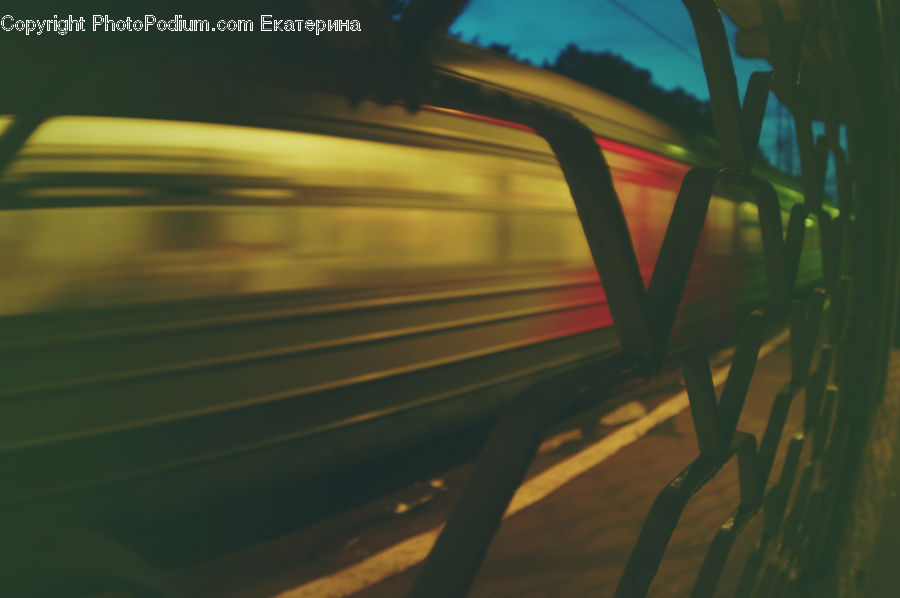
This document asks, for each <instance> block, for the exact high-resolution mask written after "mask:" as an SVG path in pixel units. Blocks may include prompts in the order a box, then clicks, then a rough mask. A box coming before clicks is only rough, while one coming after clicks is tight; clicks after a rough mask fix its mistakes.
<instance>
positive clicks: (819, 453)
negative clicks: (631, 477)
mask: <svg viewBox="0 0 900 598" xmlns="http://www.w3.org/2000/svg"><path fill="white" fill-rule="evenodd" d="M684 3H685V5H686V7H687V9H688V11H689V12H690V16H691V19H692V21H693V23H694V27H695V32H696V35H697V40H698V43H699V46H700V50H701V54H702V58H703V65H704V68H705V71H706V75H707V80H708V83H709V89H710V95H711V101H712V110H713V116H714V120H715V125H716V130H717V133H718V142H719V148H720V152H721V167H719V168H694V169H693V170H691V171H690V172H689V173H688V174H687V175H686V176H685V178H684V180H683V182H682V185H681V189H680V192H679V194H678V198H677V201H676V204H675V208H674V211H673V214H672V217H671V220H670V222H669V225H668V229H667V232H666V236H665V239H664V242H663V245H662V248H661V250H660V253H659V257H658V260H657V263H656V267H655V269H654V272H653V276H652V279H651V281H650V284H649V287H648V288H647V289H646V290H645V289H644V287H643V284H642V282H641V278H640V274H639V272H638V268H637V261H636V259H635V255H634V250H633V247H632V242H631V238H630V236H629V233H628V230H627V228H626V227H625V221H624V218H623V215H622V210H621V208H620V206H619V203H618V200H617V198H616V194H615V191H614V189H613V187H612V182H611V178H610V175H609V169H608V167H607V165H606V162H605V160H604V156H603V153H602V151H601V150H600V149H599V148H597V146H596V145H595V144H594V143H593V140H592V135H591V133H590V131H589V130H588V129H586V128H585V127H584V126H582V125H580V124H579V123H578V122H576V121H574V120H573V119H571V118H570V117H568V116H567V115H564V114H559V113H555V112H553V111H550V110H548V109H546V108H543V107H541V106H534V105H528V104H525V103H522V102H518V101H516V100H514V99H512V98H505V97H498V96H497V95H496V94H492V95H491V96H490V97H487V96H485V94H483V93H482V92H480V90H478V89H477V88H467V87H466V86H465V85H463V84H460V83H459V82H456V81H451V80H447V81H442V80H441V79H440V78H438V79H437V83H438V87H437V89H438V90H439V91H438V92H437V94H436V96H435V97H433V98H430V99H429V102H431V103H437V104H438V105H444V106H448V107H454V108H461V109H466V110H475V111H479V112H481V113H483V114H488V115H492V116H497V117H502V118H505V119H508V120H513V121H516V122H520V123H522V124H526V125H528V126H531V127H532V128H534V129H535V131H537V132H538V134H540V135H541V136H542V137H544V138H545V139H546V140H547V141H548V143H549V144H550V146H551V147H552V148H553V150H554V152H555V153H556V155H557V157H558V159H559V162H560V165H561V167H562V170H563V172H564V174H565V176H566V179H567V181H568V183H569V187H570V189H571V192H572V197H573V198H574V200H575V205H576V206H577V209H578V213H579V215H580V217H581V221H582V225H583V228H584V231H585V235H586V237H587V239H588V242H589V245H590V247H591V251H592V254H593V256H594V260H595V264H596V266H597V270H598V271H599V273H600V276H601V278H602V280H603V283H604V287H605V289H606V292H607V295H608V297H609V305H610V309H611V312H612V315H613V319H614V322H615V327H616V331H617V333H618V335H619V338H620V340H621V342H622V346H623V353H622V354H621V355H619V356H617V357H616V358H615V359H612V360H610V361H609V362H607V363H605V364H601V365H600V366H596V367H594V368H593V369H591V371H579V372H574V373H571V374H569V375H566V376H563V377H560V378H557V379H554V380H549V381H545V382H543V383H541V384H539V385H537V386H535V387H533V388H531V389H529V390H528V391H526V392H524V393H522V395H520V397H519V398H518V400H516V401H514V402H512V403H511V404H510V405H509V406H508V407H507V409H506V411H505V412H504V413H503V415H502V416H501V418H500V420H499V422H498V423H497V424H496V427H495V428H494V430H493V432H492V434H491V436H490V438H489V440H488V441H487V443H486V445H485V447H484V449H483V451H482V453H481V455H480V457H479V459H478V462H477V464H476V466H475V469H474V471H473V473H472V474H471V478H470V480H469V482H468V485H467V487H466V488H465V490H464V492H463V494H462V496H461V498H460V499H459V502H458V503H457V505H456V507H455V509H454V511H453V512H452V514H451V516H450V518H449V520H448V522H447V524H446V527H445V528H444V530H443V532H442V533H441V535H440V537H439V539H438V541H437V543H436V545H435V546H434V548H433V550H432V551H431V554H430V555H429V557H428V558H427V560H426V562H425V564H424V566H423V567H422V569H421V571H420V573H419V575H418V577H417V580H416V583H415V585H414V587H413V589H412V590H411V592H410V594H409V595H410V596H415V597H423V598H424V597H426V596H428V597H435V596H461V595H465V594H466V592H467V591H468V588H469V586H470V584H471V583H472V580H473V579H474V576H475V574H476V572H477V570H478V567H479V565H480V563H481V561H482V559H483V557H484V555H485V553H486V550H487V547H488V545H489V543H490V541H491V538H492V537H493V535H494V533H495V532H496V530H497V529H498V527H499V525H500V522H501V520H502V516H503V513H504V511H505V509H506V507H507V505H508V504H509V501H510V500H511V498H512V495H513V493H514V492H515V490H516V488H517V487H518V485H519V484H520V482H521V481H522V479H523V477H524V475H525V472H526V469H527V467H528V465H529V463H530V462H531V460H532V458H533V456H534V455H535V453H536V450H537V447H538V444H539V442H540V440H541V437H542V435H543V434H544V433H545V432H546V430H547V428H548V427H549V425H550V424H551V423H552V422H553V421H555V420H556V418H557V417H558V416H559V414H560V413H562V412H564V411H565V410H566V408H567V407H568V405H569V403H570V401H571V400H572V396H573V393H574V390H575V389H577V388H578V387H579V383H580V382H584V381H585V379H588V378H590V379H592V380H594V381H596V380H598V379H603V377H604V376H607V377H608V378H609V379H612V378H613V377H614V375H619V376H621V375H637V374H641V373H647V372H652V371H654V370H656V369H657V368H658V367H659V365H660V364H661V363H662V362H663V361H665V360H668V359H672V358H673V357H675V358H679V359H680V361H681V367H682V370H683V374H684V379H685V383H686V386H687V391H688V394H689V398H690V406H691V415H692V417H693V422H694V427H695V431H696V436H697V443H698V445H699V449H700V450H699V453H700V454H699V455H698V456H697V457H696V458H695V459H694V460H693V461H692V462H690V463H689V464H687V466H686V467H685V468H684V469H683V470H682V471H681V472H678V473H677V475H675V477H674V478H673V479H672V481H671V482H670V483H669V484H668V485H667V486H666V487H665V488H663V489H662V490H661V492H660V494H659V495H658V497H657V499H656V501H655V502H654V504H653V506H652V508H651V510H650V513H649V514H648V516H647V519H646V521H645V522H644V525H643V529H642V530H641V533H640V537H639V538H638V541H637V544H636V546H635V547H634V549H633V551H632V553H631V557H630V559H629V561H628V564H627V566H626V568H625V570H624V572H623V574H622V577H621V580H620V582H619V585H618V588H617V590H616V594H615V595H616V596H617V597H622V598H624V597H640V596H645V595H646V594H647V591H648V589H649V588H650V584H651V582H652V581H653V578H654V576H655V574H656V572H657V569H658V567H659V565H660V562H661V560H662V558H663V555H664V553H665V549H666V545H667V543H668V541H669V539H670V537H671V535H672V533H673V531H674V530H675V527H676V525H677V523H678V519H679V516H680V515H681V513H682V512H683V510H684V509H685V507H686V505H687V503H688V501H689V500H690V499H691V497H692V496H694V495H695V494H696V493H697V492H698V491H699V490H700V489H701V488H702V487H703V486H704V484H706V483H707V482H708V481H709V480H710V479H711V478H712V477H713V476H715V475H716V473H717V472H718V471H719V470H720V469H722V467H723V466H724V465H725V464H726V463H727V462H729V461H730V460H731V459H732V458H736V459H737V463H738V469H739V480H740V503H739V504H738V505H736V507H735V510H734V511H733V513H732V514H731V516H730V517H729V518H728V519H727V520H726V521H725V522H723V523H722V525H721V527H720V528H719V530H718V532H717V533H716V535H715V537H714V538H713V540H712V542H711V544H710V546H709V548H708V551H707V554H706V557H705V559H704V561H703V564H702V567H701V569H700V571H699V573H698V575H697V578H696V581H695V583H694V586H693V590H692V594H691V595H692V596H696V597H700V596H712V595H713V593H714V591H715V589H716V585H717V582H718V581H719V578H720V576H721V574H722V571H723V568H724V566H725V563H726V561H727V559H728V555H729V552H730V550H731V548H732V546H733V545H734V544H735V540H736V538H737V537H738V535H739V534H740V533H741V531H742V530H744V529H745V528H746V526H747V524H748V522H750V521H751V520H752V519H753V518H755V517H762V518H763V521H764V524H763V528H764V531H763V534H762V539H761V540H760V542H759V544H758V545H757V546H756V548H755V550H754V551H753V552H752V554H751V555H750V556H749V558H748V559H747V561H746V563H745V565H744V567H743V572H742V574H741V577H740V581H739V585H738V590H737V594H738V595H739V596H778V595H789V594H791V593H792V592H793V593H796V592H797V591H799V589H800V588H803V587H808V585H809V584H810V583H811V580H812V579H814V578H815V577H816V576H817V575H820V574H821V572H822V571H823V565H824V564H825V563H828V562H830V559H833V558H834V554H835V546H836V545H837V540H838V539H839V538H840V537H841V529H842V527H841V525H842V523H843V522H844V516H845V515H846V512H847V508H848V504H849V502H848V501H849V500H850V496H852V489H853V486H854V479H855V471H856V466H857V464H858V459H859V458H860V455H861V447H862V446H863V445H864V444H865V439H866V434H867V432H866V431H867V429H868V420H867V414H868V413H869V410H870V409H871V405H872V404H874V403H876V402H877V401H878V398H879V397H880V395H881V389H882V384H883V380H884V372H885V364H886V356H887V349H888V347H889V343H890V338H891V335H890V333H889V331H890V330H891V327H890V326H887V325H885V324H886V323H888V322H891V321H892V320H891V318H892V317H895V316H893V315H892V314H893V312H894V311H895V310H896V305H897V297H898V295H897V289H896V281H897V266H898V263H897V257H896V256H897V230H898V228H897V224H898V222H897V220H898V218H897V207H896V205H895V204H891V200H894V201H896V190H897V187H896V178H895V177H894V178H892V176H893V175H891V174H890V169H889V168H888V163H889V160H890V157H891V156H893V157H894V159H896V157H897V153H896V144H897V140H896V132H897V129H896V122H897V120H896V115H893V116H892V115H891V114H890V113H889V110H888V108H887V107H888V106H889V105H890V104H889V101H890V100H889V98H891V97H894V98H896V97H897V96H896V93H897V85H896V82H897V80H896V73H897V71H896V66H897V65H896V64H895V63H891V61H890V54H889V53H886V50H889V49H890V43H891V42H890V40H889V35H888V28H889V26H890V24H891V23H892V22H894V21H892V18H893V14H894V13H891V12H890V8H891V7H884V6H882V12H881V13H878V12H877V11H876V10H875V8H873V7H859V6H851V3H849V2H828V1H822V2H816V1H801V2H798V5H799V13H800V19H801V21H800V31H801V33H800V34H799V38H798V36H797V33H796V31H797V28H796V27H788V26H787V25H786V23H785V19H784V17H783V15H782V12H781V7H780V6H779V3H778V1H777V0H759V2H758V4H757V3H756V1H755V0H751V1H748V2H745V3H741V4H743V5H744V6H743V8H744V9H750V10H753V9H754V8H755V9H758V10H759V12H760V13H761V15H762V22H763V31H764V34H765V39H766V41H767V45H768V48H769V54H770V60H771V63H772V65H773V66H774V71H772V72H758V73H755V74H754V75H753V76H752V78H751V80H750V83H749V86H748V89H747V93H746V96H745V98H744V100H743V103H742V102H741V101H740V99H739V97H738V91H737V85H736V78H735V73H734V67H733V64H732V62H731V59H730V53H729V49H728V41H727V38H726V33H725V28H724V25H723V22H722V17H721V15H720V12H719V8H718V6H717V5H716V3H715V2H714V1H713V0H684ZM448 4H452V3H448ZM732 4H735V3H732ZM754 5H755V6H754ZM455 8H456V7H454V6H448V10H450V11H452V10H454V9H455ZM862 32H868V33H867V35H869V36H870V37H869V39H868V40H865V39H863V37H862V36H863V34H862ZM879 76H885V77H886V78H885V80H884V81H883V82H882V84H881V85H880V84H879V80H878V77H879ZM770 90H771V91H774V92H775V94H776V95H777V96H778V98H779V99H780V100H781V101H782V102H783V103H784V104H785V105H786V106H787V107H788V108H789V109H790V110H791V112H792V113H793V116H794V122H795V125H796V131H797V142H798V146H799V150H800V157H801V165H802V182H803V190H804V202H803V203H801V204H798V205H795V206H794V208H793V210H792V212H791V214H790V220H789V223H788V226H787V231H786V232H785V231H784V230H783V229H782V221H781V217H780V209H779V203H778V198H777V195H776V193H775V191H774V189H773V187H772V186H771V184H770V183H768V182H767V181H765V180H763V179H760V178H759V177H756V176H754V175H753V174H752V171H751V164H752V161H753V155H754V153H755V151H756V148H757V144H758V140H759V134H760V130H761V127H762V121H763V116H764V114H765V107H766V102H767V99H768V97H769V92H770ZM879 92H880V94H879ZM873 94H879V95H875V96H874V97H873ZM886 102H887V103H886ZM814 115H816V116H817V117H818V118H820V119H823V120H824V121H825V125H826V126H825V130H826V133H825V135H824V136H822V137H820V138H818V139H814V135H813V128H812V117H813V116H814ZM882 119H884V120H882ZM878 122H881V123H882V124H883V128H882V129H881V130H880V131H879V130H877V126H878V125H877V124H875V123H878ZM841 124H843V125H845V126H846V127H847V133H848V136H849V140H850V141H849V145H850V157H851V160H850V162H849V163H848V160H847V157H846V156H845V153H844V151H843V150H842V148H841V144H840V130H839V129H840V126H841ZM829 155H831V156H833V157H834V160H835V164H836V170H837V178H838V181H837V182H838V190H839V191H838V202H839V207H840V215H839V216H838V217H837V218H831V216H830V215H829V213H828V212H827V211H825V210H823V209H822V201H823V188H824V178H825V172H826V164H827V160H828V157H829ZM718 181H726V182H727V183H729V184H731V185H736V186H740V187H743V188H744V189H746V190H748V191H750V192H751V193H752V194H753V195H754V197H755V199H756V203H757V206H758V210H759V220H760V224H761V229H762V237H763V245H764V254H765V263H766V274H767V280H768V304H767V305H766V306H765V307H763V308H762V309H759V310H757V311H754V312H753V313H751V314H750V315H749V316H748V317H747V319H746V322H745V324H744V326H743V329H742V332H741V333H740V336H739V338H738V339H737V346H736V352H735V356H734V361H733V364H732V368H731V371H730V373H729V376H728V379H727V382H726V383H725V386H724V389H723V390H722V392H721V395H720V396H719V397H717V396H716V391H715V387H714V384H713V381H712V375H711V371H710V365H709V361H708V359H707V357H706V355H705V354H704V353H703V352H702V350H701V349H700V348H698V349H697V350H696V351H692V352H688V353H687V354H682V355H671V354H668V355H667V353H666V344H667V340H668V338H669V335H670V333H671V331H672V326H673V323H674V321H675V316H676V313H677V310H678V306H679V303H680V300H681V296H682V293H683V290H684V287H685V283H686V280H687V276H688V272H689V269H690V266H691V263H692V260H693V256H694V252H695V250H696V248H697V244H698V241H699V238H700V231H701V228H702V226H703V222H704V219H705V216H706V211H707V206H708V204H709V200H710V196H711V193H712V190H713V187H714V185H715V184H716V183H717V182H718ZM854 193H855V195H854ZM808 217H814V218H816V219H817V220H818V224H819V227H820V230H821V237H822V248H821V249H822V251H821V255H822V274H823V282H822V286H821V287H819V288H817V289H816V290H815V291H814V292H813V293H812V294H811V295H810V296H808V297H803V298H800V297H796V296H795V289H794V286H795V285H794V283H795V279H796V276H797V267H798V263H799V259H800V252H801V250H802V246H803V242H802V241H803V234H804V221H805V220H806V219H807V218H808ZM892 250H893V252H892ZM876 269H877V273H876ZM878 276H880V278H878ZM785 319H786V320H787V321H788V322H789V326H790V333H791V376H790V380H787V381H785V383H784V386H783V388H782V389H781V391H780V392H779V393H778V395H777V397H776V398H775V401H774V405H773V407H772V411H771V413H770V415H769V420H768V425H767V427H766V430H765V433H764V434H763V436H762V438H761V439H759V440H757V438H756V437H755V436H754V435H752V434H748V433H745V432H742V431H740V430H738V429H737V424H738V419H739V417H740V414H741V410H742V408H743V405H744V401H745V398H746V394H747V390H748V387H749V384H750V381H751V378H752V376H753V372H754V368H755V365H756V362H757V356H758V352H759V349H760V346H761V343H762V340H763V338H764V335H765V333H766V331H767V329H771V328H772V327H773V326H774V325H776V323H777V322H781V321H784V320H785ZM864 321H865V322H866V323H865V324H863V322H864ZM878 322H882V324H881V327H880V329H879V325H878ZM861 349H862V350H861ZM801 394H802V395H803V397H804V398H803V404H804V410H805V415H804V418H803V424H802V426H801V427H800V429H798V430H795V431H793V433H792V435H790V440H789V444H788V448H787V453H786V457H785V460H784V463H783V465H782V467H781V474H780V476H779V477H778V479H775V480H770V473H771V471H772V470H773V462H774V460H775V458H776V453H777V448H778V444H779V442H780V440H781V438H782V436H783V435H784V434H785V430H784V428H785V422H786V419H787V414H788V410H789V409H790V407H791V404H792V402H794V401H795V400H797V398H798V396H800V395H801ZM810 445H811V446H810ZM804 447H808V448H809V449H811V450H809V451H808V454H810V455H811V457H810V458H809V459H805V458H803V459H801V455H804V454H806V453H804ZM791 496H793V499H792V500H789V498H790V497H791ZM789 506H790V508H788V507H789ZM612 516H615V515H612Z"/></svg>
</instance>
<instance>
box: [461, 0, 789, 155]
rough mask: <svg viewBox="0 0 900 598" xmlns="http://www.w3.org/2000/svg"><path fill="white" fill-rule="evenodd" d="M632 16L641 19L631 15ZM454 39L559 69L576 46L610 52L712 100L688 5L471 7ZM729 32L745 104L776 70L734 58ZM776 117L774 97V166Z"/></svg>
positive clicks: (768, 140)
mask: <svg viewBox="0 0 900 598" xmlns="http://www.w3.org/2000/svg"><path fill="white" fill-rule="evenodd" d="M620 5H622V6H624V7H625V9H623V8H622V6H620ZM629 10H630V11H631V12H632V13H634V15H631V14H628V12H627V11H629ZM640 19H643V21H646V23H643V22H641V20H640ZM648 24H649V26H648ZM654 29H655V30H656V31H654ZM450 31H451V32H452V33H454V34H456V35H459V36H460V37H461V38H462V39H463V40H464V41H472V40H473V38H476V37H477V43H479V44H480V45H488V44H490V43H493V42H496V43H500V44H505V45H507V44H508V45H509V46H510V51H511V52H512V53H513V54H515V55H516V56H518V57H519V58H524V59H528V60H530V61H531V62H533V63H535V64H536V65H541V64H543V63H544V62H545V61H548V62H553V61H554V60H555V59H556V56H557V54H558V53H559V51H560V50H561V49H562V48H564V47H565V46H566V45H568V44H569V43H575V44H577V45H578V46H579V47H580V48H581V49H583V50H592V51H600V52H602V51H605V50H609V51H611V52H613V53H616V54H619V55H620V56H622V57H623V58H624V59H625V60H627V61H629V62H631V63H632V64H634V65H635V66H638V67H640V68H644V69H647V70H649V71H650V73H651V74H652V76H653V81H654V82H655V83H656V84H657V85H659V86H661V87H664V88H666V89H673V88H675V87H682V88H684V89H685V90H686V91H688V92H689V93H691V94H693V95H695V96H696V97H698V98H700V99H704V100H706V99H709V90H708V89H707V86H706V78H705V75H704V73H703V67H702V65H701V63H700V51H699V49H698V48H697V40H696V38H695V37H694V29H693V25H692V24H691V19H690V17H689V15H688V12H687V8H685V6H684V4H682V2H680V0H641V1H640V2H633V1H630V0H618V1H614V0H556V1H553V2H551V1H548V0H470V3H469V5H468V6H467V8H466V10H465V11H464V12H463V13H462V14H461V15H460V17H459V18H458V19H457V20H456V22H455V23H454V24H453V26H452V27H451V29H450ZM726 31H727V32H728V37H729V41H730V42H731V44H732V56H733V57H734V61H735V71H736V75H737V79H738V87H739V91H740V94H741V97H743V94H744V90H745V88H746V85H747V81H748V80H749V78H750V75H751V73H753V72H754V71H757V70H770V69H771V68H772V67H771V66H770V65H769V63H768V62H767V61H764V60H748V59H744V58H740V57H738V56H737V55H736V54H735V53H734V47H733V45H734V34H735V32H736V31H737V28H736V27H735V26H734V25H733V24H732V23H731V22H730V21H728V19H727V17H726ZM667 38H668V39H667ZM776 110H777V109H776V106H775V102H774V97H770V101H769V106H768V110H767V112H768V117H767V122H766V123H765V125H764V128H763V134H762V139H761V148H762V149H763V152H764V153H765V154H766V155H767V156H768V157H769V158H770V159H773V158H774V156H775V151H774V146H775V134H776V128H777V123H776V118H775V115H776ZM785 123H787V120H785ZM798 167H799V159H798V160H795V162H794V171H795V172H798Z"/></svg>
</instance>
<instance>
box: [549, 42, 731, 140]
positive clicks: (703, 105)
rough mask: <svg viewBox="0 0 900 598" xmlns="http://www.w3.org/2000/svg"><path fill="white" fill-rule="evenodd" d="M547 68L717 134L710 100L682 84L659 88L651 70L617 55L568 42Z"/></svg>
mask: <svg viewBox="0 0 900 598" xmlns="http://www.w3.org/2000/svg"><path fill="white" fill-rule="evenodd" d="M544 67H545V68H548V69H550V70H553V71H556V72H557V73H560V74H562V75H565V76H566V77H569V78H570V79H575V80H576V81H580V82H581V83H584V84H586V85H590V86H591V87H596V88H597V89H599V90H601V91H605V92H606V93H609V94H611V95H614V96H616V97H619V98H622V99H623V100H625V101H626V102H628V103H630V104H632V105H634V106H637V107H638V108H641V109H642V110H645V111H647V112H649V113H650V114H653V115H654V116H656V117H658V118H660V119H662V120H664V121H666V122H668V123H670V124H672V125H673V126H675V127H677V128H679V129H682V130H684V131H688V132H695V133H704V134H707V135H711V136H714V135H715V127H714V125H713V119H712V112H711V111H710V106H709V102H708V101H706V102H704V101H700V100H698V99H697V98H695V97H694V96H692V95H691V94H689V93H688V92H686V91H685V90H683V89H681V88H680V87H679V88H677V89H674V90H671V91H670V90H666V89H663V88H661V87H659V86H658V85H656V84H654V83H653V81H652V79H651V77H650V71H647V70H644V69H640V68H637V67H635V66H634V65H633V64H631V63H629V62H628V61H627V60H625V59H623V58H622V57H621V56H618V55H616V54H612V53H610V52H590V51H587V50H581V49H580V48H579V47H578V46H576V45H575V44H569V45H568V46H567V47H566V48H565V49H564V50H562V51H561V52H560V53H559V56H557V57H556V62H554V63H552V64H545V65H544Z"/></svg>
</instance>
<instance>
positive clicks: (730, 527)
mask: <svg viewBox="0 0 900 598" xmlns="http://www.w3.org/2000/svg"><path fill="white" fill-rule="evenodd" d="M758 508H759V507H756V506H750V505H744V504H741V505H739V506H738V508H737V509H735V511H734V513H732V514H731V516H730V517H729V518H728V519H727V520H726V521H725V523H723V524H722V526H721V527H720V528H719V529H718V530H717V531H716V535H715V536H714V537H713V540H712V542H711V543H710V545H709V548H708V549H707V551H706V556H705V557H704V559H703V564H702V565H701V566H700V573H699V574H698V575H697V580H696V581H695V582H694V587H693V589H692V590H691V598H709V597H711V596H713V593H714V592H715V590H716V586H717V585H718V583H719V579H720V578H721V577H722V571H723V569H725V563H727V562H728V556H729V554H731V549H732V548H733V547H734V543H735V541H736V540H737V538H738V536H739V535H740V533H741V532H742V531H743V530H744V528H745V527H746V526H747V524H748V523H749V522H750V520H751V519H752V518H753V516H754V515H755V514H756V511H757V510H758Z"/></svg>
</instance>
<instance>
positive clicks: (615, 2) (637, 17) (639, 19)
mask: <svg viewBox="0 0 900 598" xmlns="http://www.w3.org/2000/svg"><path fill="white" fill-rule="evenodd" d="M609 2H610V4H613V5H615V6H617V7H618V8H619V9H620V10H622V12H624V13H625V14H627V15H628V16H630V17H631V18H632V19H634V20H636V21H637V22H639V23H640V24H641V25H643V26H644V27H646V28H647V29H649V30H650V31H652V32H653V33H655V34H656V35H658V36H659V37H661V38H662V39H664V40H665V41H667V42H669V43H670V44H671V45H672V46H674V47H675V48H676V49H677V50H678V51H679V52H681V53H682V54H684V55H685V56H687V57H688V58H690V59H691V60H693V61H694V62H696V63H697V64H699V65H700V66H703V62H702V61H701V60H700V59H699V58H698V57H697V55H696V54H694V53H693V52H691V51H690V50H688V49H687V48H685V47H684V46H682V45H681V44H679V43H678V42H677V41H675V40H674V39H672V38H671V37H669V36H668V35H666V34H665V33H663V32H662V31H660V30H659V29H657V28H656V26H654V25H653V23H650V22H649V21H647V20H646V19H644V18H643V17H642V16H641V15H639V14H637V13H635V12H634V11H633V10H631V9H630V8H628V7H627V6H625V5H624V4H622V3H621V2H619V1H618V0H609Z"/></svg>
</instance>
